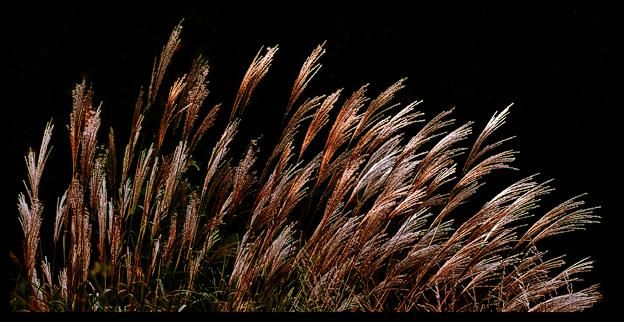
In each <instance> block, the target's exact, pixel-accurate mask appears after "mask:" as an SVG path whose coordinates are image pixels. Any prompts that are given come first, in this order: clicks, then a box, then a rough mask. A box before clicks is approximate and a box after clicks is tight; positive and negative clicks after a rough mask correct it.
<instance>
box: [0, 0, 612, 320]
mask: <svg viewBox="0 0 624 322" xmlns="http://www.w3.org/2000/svg"><path fill="white" fill-rule="evenodd" d="M171 6H172V4H167V5H163V6H162V7H157V6H156V7H153V6H151V7H149V8H147V7H144V8H141V9H128V8H117V9H79V10H78V9H64V10H44V9H38V10H33V8H30V9H28V10H26V9H20V10H14V9H10V10H9V14H8V18H9V19H8V30H9V32H8V36H9V46H8V60H9V64H8V65H9V88H8V93H7V94H8V96H9V104H8V105H5V106H4V111H6V112H7V113H11V114H12V116H11V121H10V132H11V133H10V152H9V154H10V155H9V172H8V174H9V176H8V180H7V182H8V184H9V185H11V189H12V190H11V189H10V191H14V192H12V193H10V194H9V205H8V206H7V208H5V210H6V211H5V212H4V216H3V217H5V218H4V219H5V220H8V224H7V225H6V226H5V227H6V228H5V230H6V233H7V234H6V235H5V237H6V238H8V243H6V244H7V245H9V248H10V249H13V250H14V249H16V248H17V247H18V246H16V240H17V239H16V238H17V236H19V235H18V234H19V232H18V229H19V226H18V223H17V220H14V219H13V218H16V214H17V211H16V208H15V205H14V202H15V197H14V196H16V193H17V191H20V190H22V189H23V186H22V183H21V180H22V179H23V178H24V173H25V172H24V171H25V167H24V163H23V154H24V152H25V151H26V149H27V147H28V146H30V145H38V144H39V143H40V140H41V134H42V132H43V128H44V125H45V122H46V121H48V120H50V119H54V120H55V123H56V129H55V136H54V138H53V145H54V150H53V155H52V157H51V159H50V161H49V163H48V165H47V171H46V173H45V174H44V179H43V186H44V187H51V188H52V189H50V190H49V191H47V190H46V189H42V190H46V191H44V192H43V194H44V198H48V199H49V202H48V205H49V206H48V209H50V208H52V207H53V204H54V202H55V199H56V196H58V195H60V193H59V191H61V188H62V187H63V186H64V185H66V184H67V182H65V180H66V179H65V178H66V177H67V175H66V174H67V173H68V171H69V170H68V167H67V164H68V162H67V160H68V154H67V153H66V151H67V146H68V139H67V131H66V129H65V124H67V122H68V115H69V112H70V106H71V90H72V88H73V85H74V84H75V83H76V82H78V81H80V80H81V79H82V78H83V77H84V78H86V79H87V80H88V81H89V82H90V83H92V84H93V86H94V90H95V95H96V101H98V102H99V101H103V115H104V126H105V127H108V126H110V125H114V126H115V127H116V130H117V131H118V132H119V133H120V134H119V135H120V136H121V137H123V136H124V135H127V127H128V126H129V123H130V120H129V118H130V115H131V111H132V107H133V102H134V100H135V98H136V95H137V93H138V89H139V87H140V86H142V85H146V84H147V82H148V80H149V75H150V72H151V68H152V63H153V59H154V57H155V56H156V55H157V53H158V52H159V51H160V49H161V47H162V45H163V44H164V43H165V41H166V39H167V37H168V35H169V33H170V31H171V29H172V28H173V26H175V24H176V23H177V22H178V21H180V19H182V18H184V19H185V21H184V31H183V33H182V49H181V51H180V52H179V55H178V56H176V57H175V58H174V63H173V66H172V69H171V70H172V71H174V72H173V74H176V73H177V74H179V73H181V72H184V71H185V70H186V69H187V68H188V67H189V66H190V61H191V59H192V58H194V57H195V56H196V55H197V54H199V53H201V54H204V55H205V56H206V57H207V58H208V59H209V62H210V65H211V72H210V74H209V80H210V82H211V83H210V90H211V94H210V96H209V98H208V100H207V104H211V103H216V102H223V103H224V104H225V106H228V104H231V102H232V100H233V98H234V94H235V91H236V89H237V88H238V85H239V82H240V79H241V78H242V75H243V73H244V72H245V70H246V68H247V66H248V64H249V62H250V61H251V59H252V58H253V56H254V55H255V54H256V52H257V51H258V49H259V48H260V47H261V46H263V45H269V46H272V45H276V44H279V46H280V50H279V52H278V54H277V57H276V60H275V62H274V66H273V69H272V70H271V71H270V72H269V75H268V78H267V82H266V83H264V84H262V85H261V86H260V87H259V90H258V95H257V96H258V100H259V101H260V102H264V103H262V104H261V105H260V104H256V105H253V104H252V106H250V107H249V108H248V110H246V112H245V113H246V117H247V118H249V119H252V120H253V122H251V123H249V122H248V123H247V124H248V125H249V128H248V130H247V131H248V132H249V133H247V134H249V135H253V136H257V135H258V134H259V133H263V134H264V135H265V136H266V141H269V140H270V138H272V137H274V135H275V129H276V128H277V127H278V126H279V124H280V122H281V113H282V112H283V110H284V106H285V104H286V100H287V99H288V91H289V88H290V84H291V82H292V80H293V79H294V77H295V76H296V73H297V72H298V69H299V66H300V64H301V63H302V62H303V60H304V59H305V57H307V55H308V54H309V52H310V51H311V50H312V49H313V48H314V46H315V45H317V44H319V43H321V42H323V41H324V40H327V54H326V56H325V57H324V58H323V59H322V62H323V65H324V66H323V69H322V71H321V74H320V75H319V78H318V79H317V80H316V81H315V82H314V83H313V85H312V86H311V88H310V90H309V91H308V92H307V94H309V95H311V94H320V93H327V92H329V91H333V90H335V89H337V88H340V87H345V89H346V90H347V92H349V91H352V90H354V89H356V88H357V87H359V86H360V85H362V84H365V83H369V82H370V83H371V89H372V90H373V93H375V91H377V90H380V89H383V88H385V87H387V86H388V85H390V84H391V83H393V82H394V81H396V80H398V79H399V78H401V77H408V80H407V86H408V87H407V88H406V89H405V90H404V93H403V94H404V95H402V96H401V97H402V98H404V99H409V98H420V99H424V102H425V103H424V104H423V105H422V106H423V111H424V112H426V113H427V116H432V115H435V114H437V113H438V112H440V111H441V110H442V109H443V108H449V107H452V106H455V107H456V113H455V117H456V118H457V119H458V120H459V121H460V122H464V121H468V120H475V121H476V122H477V123H476V129H479V128H481V127H482V126H483V125H484V124H485V122H486V121H487V119H488V118H489V117H490V116H491V114H492V113H493V112H494V111H496V110H501V109H503V108H504V107H505V106H507V105H508V104H509V103H511V102H514V103H515V106H514V107H513V108H512V114H511V119H510V122H509V123H508V125H507V126H506V127H505V128H504V130H503V131H502V133H503V134H504V135H507V136H510V135H516V136H517V138H516V139H514V140H513V141H512V142H511V143H510V144H509V145H508V146H511V147H513V148H514V149H516V150H519V151H520V155H519V159H518V161H517V162H516V164H515V165H516V166H518V167H520V168H521V174H523V175H529V174H533V173H536V172H539V173H541V174H542V178H555V179H556V181H555V183H554V185H555V187H556V188H557V191H556V192H555V193H554V194H553V196H552V198H549V200H548V201H549V202H550V203H545V205H546V206H548V205H550V206H552V205H554V204H553V203H554V202H555V201H562V200H563V199H566V198H568V197H571V196H574V195H577V194H580V193H583V192H588V193H589V194H590V195H589V197H588V200H589V201H590V204H592V205H601V206H602V209H601V210H600V212H599V213H600V214H601V215H602V217H603V223H602V224H600V225H596V226H593V227H591V229H590V231H587V232H582V233H575V234H570V235H566V236H563V237H561V238H560V241H561V245H560V246H561V248H563V249H564V250H565V251H566V252H567V253H569V254H570V255H571V257H572V258H574V259H579V258H580V257H581V256H584V255H591V256H593V257H595V258H596V259H597V260H598V263H597V269H596V273H595V274H592V275H591V279H592V280H593V281H598V282H600V283H601V284H602V290H603V291H604V292H605V295H606V299H605V301H604V302H603V303H602V304H601V305H600V306H598V308H597V310H599V311H605V310H606V309H607V308H608V307H610V305H611V303H612V301H613V291H612V288H613V283H614V282H613V281H614V279H612V278H611V276H612V274H613V271H614V270H613V265H614V264H615V259H614V257H617V256H619V255H617V254H615V251H614V248H615V246H616V244H618V243H619V240H620V238H619V236H618V235H616V234H617V232H616V231H615V228H614V218H615V216H616V212H618V211H619V209H618V208H616V206H615V205H616V204H615V194H616V192H620V191H621V188H620V187H619V186H618V185H617V183H616V180H617V179H615V176H616V175H619V173H620V168H621V167H620V166H619V163H620V160H619V158H618V157H617V156H616V151H618V150H619V149H620V145H619V143H620V140H619V139H620V136H619V131H617V132H616V130H619V128H618V124H616V123H620V122H618V121H619V119H618V118H617V117H616V112H615V110H616V109H617V107H619V105H616V104H617V103H616V102H615V93H614V89H615V87H616V86H615V84H614V83H613V80H614V79H615V77H614V76H615V71H614V67H613V65H614V60H615V54H614V47H615V41H616V40H615V33H616V32H615V15H614V14H612V12H613V10H611V9H610V8H604V9H600V10H599V9H595V8H592V9H588V8H576V7H566V8H557V9H545V8H534V7H523V8H516V7H510V8H504V9H503V8H485V9H484V8H476V9H474V8H473V9H452V8H438V9H431V8H426V9H425V8H379V7H371V8H358V9H357V10H356V9H349V10H346V9H336V8H316V9H312V10H310V11H309V12H308V11H305V10H304V9H299V8H281V10H270V9H266V8H254V9H249V10H242V9H239V10H226V9H216V8H201V9H199V8H198V9H192V10H191V9H175V8H171ZM377 6H379V4H378V5H377ZM284 9H288V10H287V11H282V10H284ZM170 75H171V74H170ZM371 95H372V94H371ZM224 119H225V118H223V119H221V121H224ZM616 133H617V134H616ZM561 248H559V249H561ZM554 253H559V252H558V251H555V252H554ZM618 253H619V251H618Z"/></svg>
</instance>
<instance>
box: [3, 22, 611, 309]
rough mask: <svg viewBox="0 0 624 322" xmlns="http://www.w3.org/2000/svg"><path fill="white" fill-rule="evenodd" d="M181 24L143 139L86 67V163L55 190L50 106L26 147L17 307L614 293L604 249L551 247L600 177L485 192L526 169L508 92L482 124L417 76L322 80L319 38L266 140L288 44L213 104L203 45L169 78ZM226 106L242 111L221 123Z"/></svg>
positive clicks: (409, 303) (575, 220)
mask: <svg viewBox="0 0 624 322" xmlns="http://www.w3.org/2000/svg"><path fill="white" fill-rule="evenodd" d="M181 29H182V28H181V26H177V27H176V28H175V29H174V31H173V33H172V34H171V37H170V38H169V41H168V42H167V43H166V45H165V46H164V48H163V50H162V53H161V54H160V56H159V57H158V59H157V60H156V61H155V64H154V68H153V72H152V77H151V80H150V81H149V84H148V86H147V87H146V89H145V90H141V91H140V93H139V96H138V99H137V102H136V105H135V107H134V116H133V120H132V126H131V129H130V135H129V138H128V140H127V142H122V141H121V140H120V139H119V138H117V137H116V136H115V132H114V131H113V129H112V128H111V129H109V130H107V129H106V128H105V127H104V126H102V120H101V116H100V115H101V108H100V105H99V104H95V102H94V101H93V91H92V88H91V86H90V85H89V84H88V83H87V82H84V81H83V82H81V83H79V84H77V85H76V87H75V89H74V91H73V107H72V111H71V114H70V120H69V124H68V132H69V138H70V140H69V142H70V145H71V149H70V151H71V162H72V167H71V169H72V171H71V178H67V181H66V182H67V188H66V190H64V191H59V192H57V196H58V200H57V203H56V206H55V205H53V204H51V205H49V204H44V202H43V201H42V200H41V199H40V196H39V192H40V189H42V187H40V182H41V178H42V176H43V175H44V174H45V172H44V168H45V164H46V160H47V159H48V157H49V156H50V152H51V149H52V148H51V140H52V135H53V130H54V126H53V125H52V123H49V124H48V125H47V126H46V128H45V131H44V134H43V140H42V142H41V145H40V148H39V151H38V152H35V151H32V150H31V151H30V152H28V154H27V155H26V170H27V176H26V180H25V181H24V184H25V192H24V193H20V194H19V195H18V198H17V200H18V203H17V206H18V207H17V209H18V214H19V222H20V223H21V228H22V230H23V237H24V238H23V244H22V245H21V246H22V248H21V250H20V251H21V256H20V255H18V256H15V257H16V258H17V259H16V262H18V265H19V267H20V269H21V274H20V276H19V277H18V279H17V281H16V284H15V288H14V290H13V293H12V300H11V303H12V308H13V309H14V310H33V311H132V310H139V311H173V310H208V311H580V310H584V309H587V308H590V307H592V305H594V304H595V303H596V302H597V301H599V299H600V294H599V293H598V287H597V285H591V284H586V283H585V282H582V281H581V279H580V276H581V275H582V274H583V273H586V272H589V271H590V270H591V269H592V265H593V264H592V261H591V260H589V259H583V260H581V261H579V262H576V263H567V262H566V261H564V258H563V257H562V256H556V255H551V254H546V252H545V251H544V250H543V249H542V241H543V240H546V239H548V238H550V237H552V236H555V235H558V234H562V233H568V232H572V231H576V230H581V229H584V228H585V226H586V225H587V224H590V223H594V222H596V221H597V220H598V218H597V216H596V215H594V214H593V210H594V208H588V207H587V206H585V203H584V201H583V200H582V198H581V197H582V196H579V197H575V198H572V199H569V200H567V201H564V202H563V203H561V204H560V205H558V206H556V207H555V208H553V209H551V210H543V209H541V208H540V207H539V203H540V200H541V199H542V198H544V197H546V196H547V195H548V194H549V193H550V192H551V191H552V190H553V188H552V187H551V186H550V182H549V181H541V180H540V179H538V177H536V176H528V177H526V178H524V179H522V180H520V181H517V182H515V183H513V184H511V185H509V186H508V187H506V188H504V189H503V190H502V191H500V192H499V193H498V194H496V195H495V196H494V197H492V198H490V197H487V198H485V197H484V195H483V194H480V191H481V189H482V186H483V185H484V184H485V181H486V180H487V179H488V177H489V176H492V175H496V176H500V175H504V171H505V170H509V169H513V167H512V165H511V164H512V162H513V161H514V158H515V155H516V153H515V152H514V151H511V150H505V148H504V147H503V145H504V143H505V141H506V139H496V138H494V136H495V132H496V131H497V129H498V128H499V127H501V126H502V125H503V124H504V123H505V119H506V118H507V117H508V114H509V108H505V109H504V110H502V111H501V112H498V113H495V114H494V115H493V116H492V118H491V119H490V121H489V122H488V123H487V124H485V126H484V127H483V128H482V129H481V130H480V131H476V133H475V132H473V131H475V126H474V125H473V123H471V122H469V123H466V124H456V122H455V120H453V119H452V116H451V115H452V111H450V110H447V111H443V112H441V113H439V114H438V115H433V116H432V117H425V116H424V114H423V113H420V112H419V111H418V108H419V104H420V101H414V102H408V103H400V102H397V101H396V100H395V96H396V94H397V92H399V91H401V89H402V88H403V87H404V80H403V79H402V80H399V81H398V82H396V83H394V84H392V85H391V86H389V87H388V88H387V89H386V90H384V91H382V92H381V93H377V94H375V93H371V91H370V90H369V88H368V87H367V86H362V87H361V88H359V89H357V90H356V91H355V92H353V93H348V92H346V91H345V90H342V89H339V90H336V91H332V92H330V93H328V94H327V95H320V96H315V97H311V98H305V96H304V93H305V90H306V86H307V85H308V84H309V82H310V81H311V80H312V78H313V76H314V75H315V74H316V73H317V72H318V71H319V70H320V68H321V65H320V64H319V60H320V59H321V58H322V56H323V54H324V52H325V49H324V45H320V46H318V47H317V48H315V49H314V50H313V51H312V54H311V55H310V57H309V58H308V59H307V60H306V61H305V62H304V63H303V66H302V67H301V69H300V71H299V73H298V74H296V75H293V78H294V85H293V86H292V91H291V93H290V96H289V98H288V100H286V98H285V99H284V101H285V102H287V106H284V110H285V113H286V115H285V121H284V124H285V126H284V128H283V131H282V133H281V136H279V139H278V140H276V141H275V142H261V141H258V140H254V138H246V137H243V136H242V135H240V134H239V127H240V126H241V120H242V119H243V118H244V117H245V116H244V114H245V109H246V108H247V107H248V105H249V102H250V101H252V100H253V97H254V91H255V90H256V89H258V88H259V86H260V87H261V85H260V83H261V82H262V80H263V79H264V78H265V77H267V74H268V72H269V69H270V67H271V63H272V61H273V59H274V57H275V55H276V53H277V47H271V48H266V49H261V50H260V51H259V52H258V54H257V55H256V57H255V58H254V59H253V61H252V62H251V65H250V67H249V69H248V70H247V72H246V73H245V74H244V77H243V79H242V82H241V85H240V87H239V90H238V93H237V95H236V98H235V100H234V101H233V102H234V103H233V104H232V105H231V106H225V105H224V106H222V105H215V106H206V105H205V104H204V100H205V99H206V97H207V95H208V86H207V77H208V75H209V67H208V64H207V62H206V60H205V59H204V58H202V57H199V58H197V59H196V60H195V62H194V64H193V65H192V67H191V69H190V71H189V72H188V73H187V74H184V75H182V76H180V77H179V78H177V79H175V80H171V81H166V75H167V66H168V65H169V63H170V61H171V59H172V57H173V56H174V54H175V52H176V50H177V49H178V47H179V46H180V34H181ZM163 84H172V85H171V86H170V87H169V88H163ZM273 94H274V95H278V94H280V93H273ZM152 113H153V114H155V115H157V116H159V118H157V119H155V120H154V118H153V117H150V118H148V117H147V116H148V115H149V114H152ZM221 115H223V117H225V118H226V119H227V118H229V121H228V122H227V125H226V126H225V127H224V129H223V130H219V129H218V127H217V126H215V130H217V132H219V131H220V133H217V134H216V135H215V136H214V137H213V136H207V135H206V134H207V131H208V130H209V129H211V128H212V127H213V126H214V125H216V124H218V123H217V122H216V121H217V118H218V117H220V116H221ZM211 133H212V132H211ZM245 142H247V143H245ZM235 144H237V146H240V145H243V146H246V148H244V149H242V150H241V151H237V149H233V148H232V147H233V146H234V145H235ZM201 149H203V150H202V151H205V149H209V150H208V151H209V153H198V151H200V150H201ZM260 149H262V150H265V151H267V152H270V153H266V156H264V155H263V154H260V152H259V151H260ZM238 150H240V149H238ZM196 155H197V156H198V157H197V158H196V157H195V156H196ZM199 156H201V157H199ZM468 203H469V205H468ZM42 227H45V229H44V230H43V231H49V232H50V234H42V233H41V232H42ZM43 244H45V246H46V247H42V245H43Z"/></svg>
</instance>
